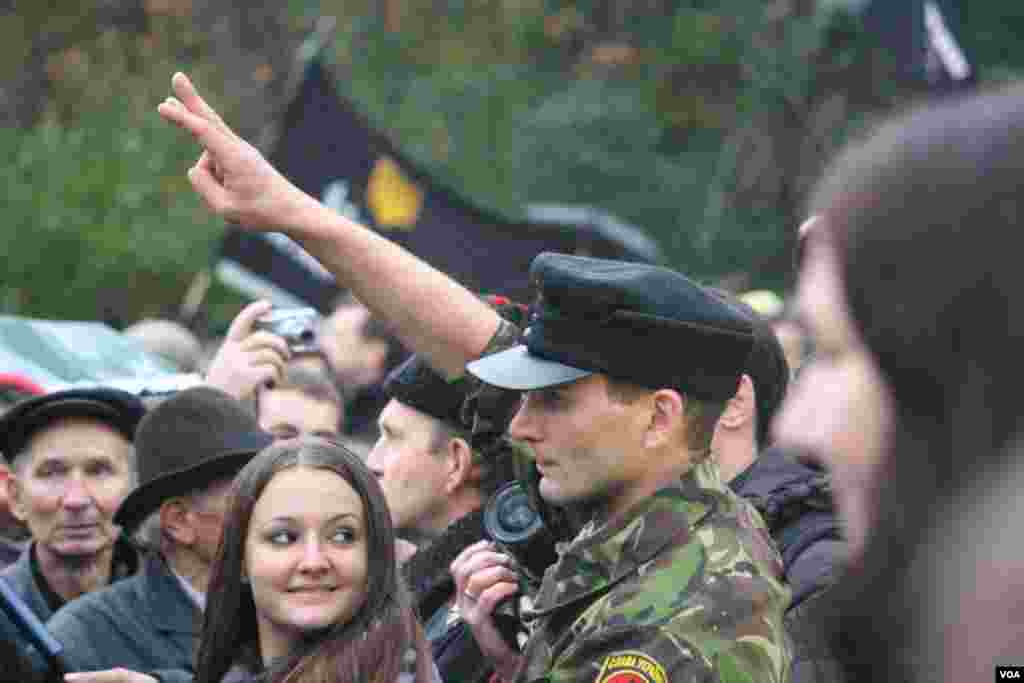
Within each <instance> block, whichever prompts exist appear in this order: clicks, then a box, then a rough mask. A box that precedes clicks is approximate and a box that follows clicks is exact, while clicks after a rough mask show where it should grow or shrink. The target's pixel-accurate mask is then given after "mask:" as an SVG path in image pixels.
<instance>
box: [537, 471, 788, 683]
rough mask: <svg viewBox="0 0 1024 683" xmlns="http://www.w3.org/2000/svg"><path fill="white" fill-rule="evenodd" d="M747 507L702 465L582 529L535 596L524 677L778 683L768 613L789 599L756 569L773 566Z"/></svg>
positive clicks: (781, 664)
mask: <svg viewBox="0 0 1024 683" xmlns="http://www.w3.org/2000/svg"><path fill="white" fill-rule="evenodd" d="M743 507H744V506H743V504H742V501H741V500H738V499H737V498H735V497H734V496H732V495H730V494H729V493H727V492H726V491H725V490H724V489H723V487H722V484H721V482H720V481H718V475H717V472H716V471H715V468H714V467H713V466H711V465H710V464H707V463H702V464H700V465H697V466H696V467H694V469H693V470H692V476H687V477H685V478H684V479H683V480H682V481H681V482H679V484H677V485H673V486H670V487H667V488H665V489H662V490H661V491H659V492H658V493H657V494H656V495H655V496H654V497H652V498H651V499H649V500H648V501H645V502H644V503H642V504H641V505H640V506H639V508H638V509H636V510H634V511H633V514H631V515H629V516H628V517H627V518H626V519H624V520H623V521H622V523H619V524H614V525H605V526H603V527H597V526H595V525H591V526H589V527H587V528H585V529H584V530H583V532H582V533H581V534H580V535H579V536H578V537H577V538H576V539H575V540H574V541H573V542H572V544H571V545H570V546H569V547H568V548H566V549H565V550H564V552H563V554H562V556H561V560H560V561H559V562H558V564H556V565H555V566H554V567H553V568H552V570H551V571H550V572H549V574H548V576H546V577H545V581H544V585H543V587H542V588H541V591H540V593H539V594H538V595H537V597H536V600H535V603H534V614H535V616H536V617H537V618H538V621H539V623H538V625H537V628H536V630H535V631H534V634H533V637H532V638H531V640H530V641H529V644H528V646H527V649H526V652H525V661H526V665H525V667H524V671H523V675H522V678H523V679H524V680H527V681H536V680H547V681H552V683H554V682H556V681H559V682H561V681H580V682H581V683H582V682H587V683H590V682H591V681H602V682H608V683H619V682H620V681H621V682H622V683H626V682H628V683H641V682H646V683H665V682H666V681H690V680H693V681H704V680H722V681H745V680H751V681H753V680H759V681H760V680H763V681H781V680H785V658H786V656H787V651H786V649H785V646H784V645H783V643H784V636H783V633H782V628H781V624H780V621H779V618H778V615H777V613H773V611H772V610H771V609H765V607H766V606H769V605H774V606H775V607H776V608H778V607H779V606H780V605H782V604H784V602H785V591H784V590H783V589H782V587H781V586H780V584H779V583H778V581H777V580H776V579H775V578H774V577H773V576H767V575H764V574H762V573H761V571H762V569H760V568H763V567H765V566H768V567H772V571H773V572H774V571H778V570H779V569H780V567H779V566H778V565H777V558H775V557H773V556H772V553H771V552H770V549H769V548H768V547H767V546H766V545H765V544H764V543H763V539H757V538H754V537H752V535H751V531H750V528H749V525H748V524H747V522H748V521H749V520H747V519H745V517H746V512H745V510H744V509H743ZM751 548H758V549H760V550H761V551H762V552H761V553H760V554H761V555H762V557H754V556H753V555H752V551H751V550H750V549H751ZM566 622H570V623H571V626H570V627H569V628H566V627H565V625H566ZM627 673H628V674H629V675H627ZM616 674H619V675H618V677H616Z"/></svg>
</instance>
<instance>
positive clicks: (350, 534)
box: [331, 528, 356, 543]
mask: <svg viewBox="0 0 1024 683" xmlns="http://www.w3.org/2000/svg"><path fill="white" fill-rule="evenodd" d="M331 540H332V541H334V542H335V543H351V542H352V541H354V540H356V534H355V532H354V531H352V529H346V528H340V529H338V530H336V531H335V532H334V534H333V535H332V536H331Z"/></svg>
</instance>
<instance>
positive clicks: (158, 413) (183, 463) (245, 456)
mask: <svg viewBox="0 0 1024 683" xmlns="http://www.w3.org/2000/svg"><path fill="white" fill-rule="evenodd" d="M272 442H273V437H272V436H271V435H270V434H268V433H266V432H264V431H263V430H261V429H260V427H259V423H258V422H257V420H256V416H255V415H253V414H252V413H251V412H250V411H249V410H247V409H246V408H245V407H244V406H243V405H242V404H241V403H239V402H238V401H237V400H235V399H234V398H233V397H231V396H230V395H228V394H226V393H224V392H222V391H220V390H218V389H213V388H212V387H207V386H200V387H193V388H190V389H186V390H185V391H182V392H179V393H177V394H175V395H174V396H172V397H171V398H169V399H167V400H166V401H164V402H162V403H160V404H159V405H158V406H156V407H155V408H153V410H151V411H150V413H149V414H148V415H146V417H145V418H144V419H143V420H142V422H140V424H139V428H138V433H137V435H136V439H135V451H136V459H137V462H138V470H139V485H138V487H136V489H135V490H134V491H132V492H131V493H130V494H129V495H128V497H127V498H125V500H124V502H123V503H121V506H120V507H119V508H118V510H117V513H116V514H115V515H114V521H115V522H116V523H118V524H120V525H122V526H124V527H125V529H126V530H128V531H132V530H134V528H135V527H137V526H138V524H139V523H140V522H142V521H143V520H144V519H145V518H146V517H147V516H149V515H150V514H151V513H153V512H155V511H156V510H157V509H159V507H160V505H161V504H162V503H163V502H164V501H165V500H168V499H170V498H174V497H177V496H181V495H184V494H186V493H189V492H190V491H194V490H196V489H200V488H202V487H204V486H206V485H207V484H209V483H211V482H213V481H215V480H217V479H223V478H226V477H233V476H234V475H235V474H237V473H238V471H239V470H240V469H241V468H242V467H243V466H244V465H245V464H246V463H247V462H248V461H249V460H251V459H252V457H253V456H254V455H256V454H257V453H258V452H260V451H261V450H263V449H264V448H266V447H267V446H269V445H270V444H271V443H272Z"/></svg>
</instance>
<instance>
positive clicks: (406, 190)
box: [366, 157, 423, 230]
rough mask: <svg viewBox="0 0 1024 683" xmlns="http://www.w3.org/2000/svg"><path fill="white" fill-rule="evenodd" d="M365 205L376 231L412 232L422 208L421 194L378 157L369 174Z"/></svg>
mask: <svg viewBox="0 0 1024 683" xmlns="http://www.w3.org/2000/svg"><path fill="white" fill-rule="evenodd" d="M366 204H367V206H368V207H369V209H370V213H371V214H372V215H373V220H374V221H375V222H376V223H377V226H378V227H380V228H385V229H397V230H412V229H413V228H415V227H416V221H417V220H418V219H419V216H420V209H422V208H423V191H422V190H420V188H419V187H417V186H416V183H414V182H412V181H411V180H409V179H408V178H406V177H405V174H404V173H402V169H401V168H399V166H398V164H396V163H395V162H394V161H393V160H392V159H391V158H389V157H381V158H380V159H378V160H377V163H376V164H374V165H373V171H372V172H371V173H370V182H369V184H368V185H367V188H366Z"/></svg>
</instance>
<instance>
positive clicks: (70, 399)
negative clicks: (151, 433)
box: [0, 388, 146, 461]
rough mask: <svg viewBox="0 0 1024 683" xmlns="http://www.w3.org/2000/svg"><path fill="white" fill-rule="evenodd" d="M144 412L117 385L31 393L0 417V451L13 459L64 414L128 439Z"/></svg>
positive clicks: (133, 399)
mask: <svg viewBox="0 0 1024 683" xmlns="http://www.w3.org/2000/svg"><path fill="white" fill-rule="evenodd" d="M145 412H146V407H145V406H144V405H143V403H142V401H141V400H140V399H139V398H138V397H137V396H135V395H134V394H130V393H128V392H127V391H121V390H120V389H109V388H94V389H68V390H65V391H55V392H53V393H50V394H43V395H42V396H34V397H32V398H29V399H25V400H24V401H21V402H20V403H17V404H15V405H14V407H13V408H11V409H10V410H9V411H7V412H6V413H4V415H3V417H2V418H0V451H2V452H3V455H4V457H5V458H6V459H7V460H8V461H10V460H13V459H14V458H15V457H16V456H17V455H18V454H19V453H21V451H22V450H23V449H24V448H25V446H26V444H27V443H28V441H29V439H31V438H32V436H33V435H34V434H35V433H36V432H38V431H39V430H41V429H44V428H45V427H47V426H48V425H50V424H52V423H53V422H55V421H56V420H59V419H62V418H66V417H86V418H92V419H95V420H97V421H99V422H103V423H105V424H107V425H110V426H111V427H113V428H114V429H116V430H117V431H119V432H120V433H121V434H123V435H124V438H125V439H127V440H128V441H131V440H132V439H133V438H134V437H135V428H136V426H138V424H139V420H141V419H142V416H143V415H144V414H145Z"/></svg>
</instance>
